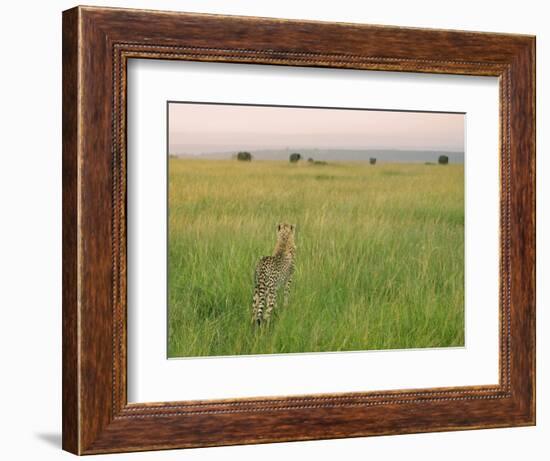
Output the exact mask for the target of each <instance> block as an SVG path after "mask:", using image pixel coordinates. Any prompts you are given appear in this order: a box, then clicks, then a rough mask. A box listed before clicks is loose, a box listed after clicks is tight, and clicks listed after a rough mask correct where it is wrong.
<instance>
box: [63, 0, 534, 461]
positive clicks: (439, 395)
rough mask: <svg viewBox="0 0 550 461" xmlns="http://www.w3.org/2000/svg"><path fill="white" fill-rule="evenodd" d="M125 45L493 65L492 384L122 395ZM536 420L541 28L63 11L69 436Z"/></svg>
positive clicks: (220, 55)
mask: <svg viewBox="0 0 550 461" xmlns="http://www.w3.org/2000/svg"><path fill="white" fill-rule="evenodd" d="M131 58H145V59H169V60H191V61H218V62H231V63H254V64H276V65H282V66H307V67H309V66H313V67H328V68H345V69H368V70H384V71H407V72H421V73H436V74H459V75H485V76H496V77H498V78H499V82H500V165H501V170H500V178H501V193H500V239H501V241H500V249H501V256H500V335H499V338H500V350H499V367H500V368H499V370H500V371H499V373H500V380H499V384H498V385H495V386H468V387H450V388H436V389H416V390H414V391H410V390H408V391H407V390H403V391H391V392H387V391H382V390H381V391H380V392H365V393H343V394H330V395H310V396H308V395H303V396H297V397H270V398H261V399H258V398H248V399H234V400H207V401H190V402H185V401H184V402H162V403H154V404H141V403H140V404H133V403H131V404H129V403H128V402H127V397H126V371H127V363H126V353H127V351H126V333H127V332H126V309H127V306H126V238H125V236H126V221H125V211H126V210H125V203H126V163H125V162H126V157H125V155H126V150H125V149H126V112H125V111H126V97H127V95H126V64H127V61H128V60H129V59H131ZM533 424H535V38H534V37H532V36H520V35H508V34H496V33H477V32H475V33H474V32H459V31H447V30H426V29H412V28H400V27H387V26H372V25H358V24H336V23H321V22H312V21H290V20H279V19H266V18H249V17H236V16H234V17H224V16H216V15H202V14H187V13H172V12H158V11H140V10H127V9H110V8H94V7H76V8H73V9H71V10H68V11H65V12H64V13H63V448H64V449H65V450H67V451H70V452H72V453H76V454H93V453H108V452H124V451H139V450H156V449H169V448H182V447H205V446H214V445H233V444H244V443H266V442H277V441H290V440H311V439H326V438H337V437H359V436H371V435H383V434H404V433H414V432H431V431H444V430H465V429H477V428H494V427H509V426H527V425H533Z"/></svg>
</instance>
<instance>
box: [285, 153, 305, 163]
mask: <svg viewBox="0 0 550 461" xmlns="http://www.w3.org/2000/svg"><path fill="white" fill-rule="evenodd" d="M288 159H289V160H290V163H296V162H299V161H300V160H302V155H301V154H299V153H298V152H294V153H293V154H290V157H289V158H288Z"/></svg>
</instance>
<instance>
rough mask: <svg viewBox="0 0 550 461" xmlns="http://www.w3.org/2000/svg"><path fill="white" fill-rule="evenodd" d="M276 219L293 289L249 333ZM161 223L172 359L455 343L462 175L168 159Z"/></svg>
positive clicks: (460, 291) (458, 336)
mask: <svg viewBox="0 0 550 461" xmlns="http://www.w3.org/2000/svg"><path fill="white" fill-rule="evenodd" d="M278 222H289V223H293V224H296V225H297V236H296V237H297V259H296V273H295V277H294V285H293V287H292V291H291V297H290V303H289V305H288V307H285V308H281V309H279V310H277V312H276V315H275V318H274V320H273V322H272V324H271V325H270V327H269V328H265V329H263V328H262V329H260V330H256V329H254V328H253V326H252V325H251V323H250V315H251V299H252V290H253V283H254V267H255V264H256V261H257V260H258V258H259V257H260V256H264V255H269V254H271V252H272V250H273V246H274V244H275V238H276V224H277V223H278ZM168 227H169V249H168V254H169V267H168V269H169V284H168V285H169V289H168V305H169V307H168V318H169V321H168V329H169V332H168V333H169V334H168V338H169V339H168V355H169V357H194V356H212V355H238V354H268V353H291V352H313V351H349V350H370V349H402V348H424V347H447V346H461V345H463V344H464V168H463V166H462V165H447V166H439V165H421V164H407V165H405V164H399V165H398V164H378V165H375V166H371V165H368V164H363V163H355V164H352V163H349V164H340V163H334V164H329V165H311V164H307V163H303V164H298V165H293V164H289V163H287V162H269V161H261V162H260V161H252V162H238V161H235V160H226V161H223V160H220V161H217V160H194V159H185V160H184V159H170V165H169V226H168Z"/></svg>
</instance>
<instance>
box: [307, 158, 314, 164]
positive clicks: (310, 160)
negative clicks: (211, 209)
mask: <svg viewBox="0 0 550 461" xmlns="http://www.w3.org/2000/svg"><path fill="white" fill-rule="evenodd" d="M307 161H308V162H309V163H313V162H314V161H315V160H313V159H312V158H311V157H309V158H308V159H307Z"/></svg>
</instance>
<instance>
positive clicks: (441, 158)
mask: <svg viewBox="0 0 550 461" xmlns="http://www.w3.org/2000/svg"><path fill="white" fill-rule="evenodd" d="M437 163H439V164H440V165H447V163H449V157H447V156H446V155H440V156H439V158H438V159H437Z"/></svg>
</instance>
